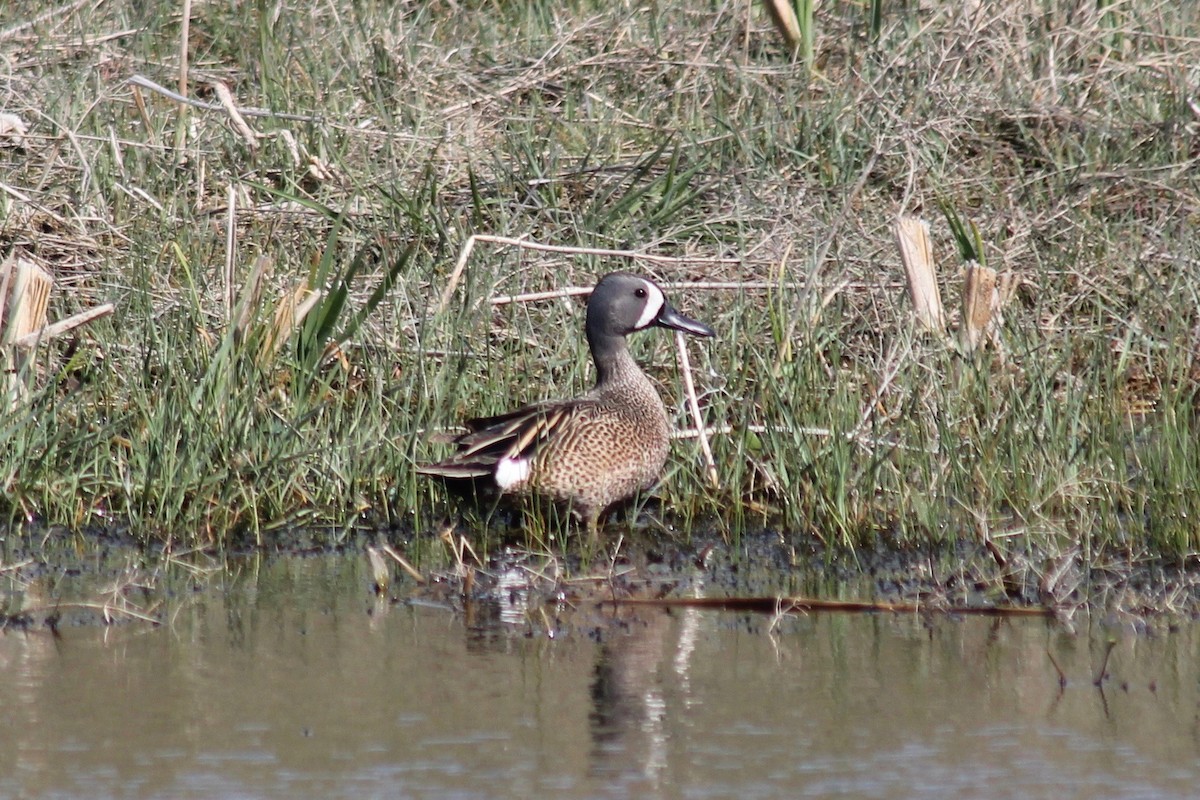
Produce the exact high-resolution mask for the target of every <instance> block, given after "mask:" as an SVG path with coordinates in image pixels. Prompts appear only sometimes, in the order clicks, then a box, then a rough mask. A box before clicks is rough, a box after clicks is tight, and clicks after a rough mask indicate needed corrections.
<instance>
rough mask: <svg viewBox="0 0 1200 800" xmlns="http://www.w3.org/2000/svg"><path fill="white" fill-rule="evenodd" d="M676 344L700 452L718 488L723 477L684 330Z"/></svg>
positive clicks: (709, 478) (679, 332)
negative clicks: (701, 411) (695, 378)
mask: <svg viewBox="0 0 1200 800" xmlns="http://www.w3.org/2000/svg"><path fill="white" fill-rule="evenodd" d="M675 346H676V348H678V350H679V373H680V375H681V376H682V378H683V391H684V393H685V394H686V395H687V401H688V408H689V409H690V410H691V412H692V422H694V423H695V424H696V432H697V434H698V438H699V439H700V452H701V453H703V454H704V464H705V466H706V467H707V471H708V482H709V484H710V485H711V486H712V487H713V488H714V489H717V488H720V486H721V479H720V477H719V476H718V475H717V462H716V461H714V460H713V454H712V448H711V447H709V444H708V432H707V430H706V429H705V427H704V420H703V419H702V418H701V416H700V400H699V398H697V397H696V384H695V383H694V382H693V381H692V362H691V359H689V358H688V351H687V339H686V337H685V336H684V333H683V331H675Z"/></svg>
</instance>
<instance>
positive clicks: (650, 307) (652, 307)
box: [633, 281, 667, 331]
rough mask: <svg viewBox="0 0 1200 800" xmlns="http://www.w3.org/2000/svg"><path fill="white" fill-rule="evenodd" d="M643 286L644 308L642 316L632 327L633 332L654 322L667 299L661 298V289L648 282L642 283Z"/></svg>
mask: <svg viewBox="0 0 1200 800" xmlns="http://www.w3.org/2000/svg"><path fill="white" fill-rule="evenodd" d="M643 284H644V285H645V287H646V307H645V308H644V309H643V310H642V315H641V316H640V317H638V321H637V324H636V325H634V326H633V329H634V330H635V331H640V330H641V329H642V328H645V327H646V326H647V325H649V324H650V323H651V322H654V320H656V319H657V318H658V314H659V312H661V311H662V308H663V306H664V305H665V304H666V302H667V298H665V297H663V293H662V289H659V288H658V287H657V286H655V285H654V284H653V283H650V282H649V281H643Z"/></svg>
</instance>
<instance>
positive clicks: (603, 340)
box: [587, 272, 715, 368]
mask: <svg viewBox="0 0 1200 800" xmlns="http://www.w3.org/2000/svg"><path fill="white" fill-rule="evenodd" d="M655 325H657V326H658V327H660V328H672V329H674V330H677V331H683V332H684V333H690V334H693V335H695V336H713V335H715V332H714V331H713V329H712V328H710V327H708V326H707V325H705V324H704V323H703V322H697V321H696V320H694V319H689V318H688V317H685V316H684V315H683V314H680V313H679V312H678V311H676V310H675V309H674V308H672V307H671V304H670V303H668V302H667V298H666V296H665V295H663V291H662V289H660V288H658V286H656V285H655V284H654V282H653V281H649V280H647V279H646V278H640V277H638V276H637V275H631V274H630V273H628V272H610V273H609V274H607V275H605V276H604V277H603V278H601V279H600V282H599V283H598V284H596V288H595V289H594V290H592V296H591V298H589V299H588V306H587V337H588V344H589V345H590V346H591V348H592V357H593V358H594V359H595V360H596V363H597V366H601V362H602V361H604V360H607V359H610V358H612V356H613V355H614V354H615V353H616V351H618V350H621V349H623V348H624V347H625V337H626V336H628V335H629V334H631V333H633V332H634V331H640V330H645V329H646V328H650V327H653V326H655ZM601 368H603V367H601Z"/></svg>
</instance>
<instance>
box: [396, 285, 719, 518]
mask: <svg viewBox="0 0 1200 800" xmlns="http://www.w3.org/2000/svg"><path fill="white" fill-rule="evenodd" d="M654 327H658V328H668V329H671V330H677V331H683V332H684V333H688V334H691V335H693V336H702V337H712V336H715V335H716V333H715V331H714V330H713V329H712V328H711V327H709V326H708V325H706V324H704V323H703V322H699V321H697V320H694V319H691V318H690V317H686V316H684V315H683V314H681V313H680V312H679V311H677V310H676V309H675V308H674V307H673V306H672V305H671V304H670V303H669V302H668V301H667V298H666V295H665V294H664V293H663V290H662V289H661V288H660V287H659V286H658V284H656V283H655V282H654V281H652V280H650V279H648V278H644V277H641V276H639V275H634V274H632V273H628V272H611V273H609V274H607V275H605V276H603V277H602V278H601V279H600V281H599V282H598V283H597V284H596V287H595V288H594V289H593V290H592V293H591V296H590V298H589V299H588V303H587V316H586V321H585V325H584V331H585V334H586V336H587V342H588V348H589V350H590V351H591V356H592V362H593V364H594V365H595V369H596V383H595V385H594V386H593V388H592V389H591V390H590V391H588V392H587V393H586V394H583V395H580V396H579V397H575V398H572V399H567V400H549V401H545V402H539V403H532V404H530V405H525V406H522V407H520V408H517V409H515V410H513V411H509V412H507V413H503V414H498V415H496V416H489V417H478V418H475V419H469V420H467V421H466V422H465V423H464V425H465V428H466V431H465V432H464V433H461V434H458V435H456V436H454V437H453V438H452V439H451V444H453V446H454V451H453V453H452V454H451V455H449V456H448V457H446V458H445V459H443V460H441V461H437V462H434V463H429V464H422V465H418V466H417V472H418V473H420V474H422V475H427V476H431V477H435V478H438V479H440V480H441V481H443V482H444V483H445V485H446V487H447V489H448V490H449V491H450V492H451V493H453V494H456V495H459V496H467V497H472V496H473V497H474V498H475V499H477V500H493V501H494V500H496V499H502V498H505V497H509V498H523V497H534V498H541V499H545V500H549V501H551V502H552V503H553V504H555V505H557V506H560V507H565V508H566V509H567V510H569V511H570V512H571V513H572V514H573V515H574V516H575V517H577V518H578V519H579V520H580V521H582V522H583V523H584V524H585V525H586V528H587V531H588V534H589V535H590V536H591V537H592V538H595V537H596V536H598V534H599V525H600V519H601V518H602V516H603V515H605V514H606V513H608V512H609V511H610V510H612V509H613V508H615V507H617V506H619V505H621V504H623V503H625V502H627V501H629V500H630V499H631V498H633V497H634V496H636V495H637V494H639V493H641V492H645V491H647V490H649V489H650V488H652V487H653V486H654V485H655V484H657V483H658V480H659V478H660V477H661V475H662V471H663V467H664V466H665V464H666V461H667V455H668V452H669V450H670V443H671V423H670V420H669V419H668V417H667V411H666V408H665V407H664V406H663V402H662V398H661V397H659V394H658V391H657V390H656V389H655V388H654V385H653V384H652V383H651V382H650V379H649V378H648V377H647V376H646V373H644V372H643V371H642V369H641V367H639V366H638V364H637V361H635V360H634V358H633V354H632V353H631V352H630V351H629V345H628V342H627V340H626V337H628V336H630V335H631V334H634V333H638V332H639V331H644V330H648V329H649V328H654Z"/></svg>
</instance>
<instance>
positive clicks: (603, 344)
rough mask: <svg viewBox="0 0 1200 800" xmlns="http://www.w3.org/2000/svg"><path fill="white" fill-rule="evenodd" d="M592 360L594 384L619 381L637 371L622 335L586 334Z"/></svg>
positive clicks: (599, 384)
mask: <svg viewBox="0 0 1200 800" xmlns="http://www.w3.org/2000/svg"><path fill="white" fill-rule="evenodd" d="M588 346H589V347H590V348H591V351H592V361H593V363H595V365H596V385H597V386H601V385H603V384H606V383H610V382H612V381H619V380H621V379H622V378H624V377H626V376H628V375H635V374H637V373H638V372H639V370H638V365H637V362H636V361H634V360H633V354H632V353H630V352H629V347H628V346H627V345H626V344H625V337H623V336H588Z"/></svg>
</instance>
